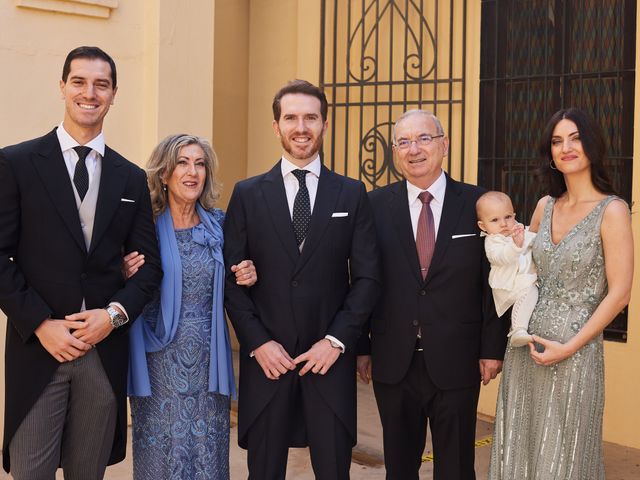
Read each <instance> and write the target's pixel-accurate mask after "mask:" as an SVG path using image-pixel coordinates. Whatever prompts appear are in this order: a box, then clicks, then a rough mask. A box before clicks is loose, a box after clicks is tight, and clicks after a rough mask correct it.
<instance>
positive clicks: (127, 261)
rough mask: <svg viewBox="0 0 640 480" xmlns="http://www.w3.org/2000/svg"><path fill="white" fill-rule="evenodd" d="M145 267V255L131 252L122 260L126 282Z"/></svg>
mask: <svg viewBox="0 0 640 480" xmlns="http://www.w3.org/2000/svg"><path fill="white" fill-rule="evenodd" d="M142 265H144V255H142V254H140V253H138V252H131V253H129V254H128V255H125V256H124V258H123V259H122V275H123V276H124V279H125V280H128V279H130V278H131V277H133V276H134V275H135V274H136V272H137V271H138V270H140V268H141V267H142Z"/></svg>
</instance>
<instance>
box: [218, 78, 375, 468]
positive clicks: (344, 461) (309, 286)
mask: <svg viewBox="0 0 640 480" xmlns="http://www.w3.org/2000/svg"><path fill="white" fill-rule="evenodd" d="M327 108H328V107H327V99H326V97H325V95H324V93H323V92H322V91H321V90H320V89H319V88H317V87H315V86H314V85H311V84H310V83H308V82H306V81H303V80H296V81H293V82H291V83H289V84H287V85H286V86H284V87H283V88H282V89H281V90H280V91H279V92H278V93H277V94H276V96H275V98H274V101H273V116H274V120H273V129H274V131H275V133H276V136H277V137H278V138H280V141H281V143H282V147H283V149H284V152H283V155H282V158H281V159H280V161H279V162H278V163H277V164H276V165H275V166H274V167H273V168H272V169H271V170H270V171H269V172H267V173H265V174H263V175H258V176H257V177H254V178H250V179H248V180H245V181H242V182H239V183H238V184H237V185H236V186H235V189H234V191H233V195H232V197H231V201H230V203H229V208H228V210H227V216H226V219H225V225H224V234H225V260H226V264H227V265H234V264H237V263H238V261H239V260H242V259H244V258H251V259H252V260H253V261H254V263H255V265H256V269H257V270H258V272H259V275H260V280H259V281H258V282H257V283H256V284H255V285H254V286H253V287H251V288H250V289H247V288H244V287H239V286H238V285H236V282H235V275H234V274H233V273H232V272H230V271H229V272H228V275H227V282H226V291H225V306H226V309H227V312H228V314H229V317H230V318H231V322H232V323H233V326H234V328H235V331H236V334H237V336H238V339H239V341H240V399H239V402H240V403H239V431H238V443H239V444H240V446H241V447H243V448H247V450H248V453H247V459H248V466H249V478H251V479H252V480H257V479H269V480H275V479H284V478H285V472H286V465H287V455H288V449H289V447H303V446H307V445H308V446H309V449H310V453H311V463H312V466H313V470H314V473H315V475H316V478H318V479H325V480H342V479H348V478H349V467H350V463H351V449H352V447H353V445H354V444H355V442H356V388H355V375H354V372H355V368H356V354H355V352H356V351H355V346H356V342H357V339H358V337H359V336H360V333H361V331H362V326H363V325H364V323H365V322H366V320H367V318H368V316H369V315H370V313H371V310H372V308H373V305H374V303H375V300H376V297H377V295H378V293H379V283H380V282H379V277H378V251H377V248H376V237H375V232H374V228H373V217H372V213H371V208H370V206H369V200H368V199H367V194H366V190H365V188H364V185H363V184H362V183H361V182H359V181H356V180H353V179H350V178H347V177H343V176H340V175H338V174H336V173H334V172H332V171H330V170H329V169H327V168H326V167H324V166H323V165H322V163H321V161H320V156H319V150H320V147H321V145H322V140H323V138H324V134H325V132H326V129H327Z"/></svg>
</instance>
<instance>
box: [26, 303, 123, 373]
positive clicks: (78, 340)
mask: <svg viewBox="0 0 640 480" xmlns="http://www.w3.org/2000/svg"><path fill="white" fill-rule="evenodd" d="M115 308H117V307H115ZM112 331H113V326H112V325H111V321H110V318H109V314H108V313H107V311H106V310H105V309H102V308H96V309H93V310H85V311H84V312H78V313H74V314H72V315H67V316H66V317H64V319H54V318H48V319H46V320H44V321H43V322H42V323H41V324H40V325H39V326H38V328H36V330H35V334H36V336H37V337H38V340H40V343H41V344H42V346H43V347H44V348H45V350H46V351H47V352H49V354H50V355H51V356H52V357H53V358H55V359H56V360H57V361H58V362H60V363H63V362H69V361H71V360H75V359H76V358H80V357H82V356H83V355H84V354H86V353H87V352H88V351H89V350H91V348H93V347H94V346H95V345H96V344H97V343H100V342H101V341H102V340H104V339H105V338H106V337H107V336H108V335H109V334H110V333H111V332H112Z"/></svg>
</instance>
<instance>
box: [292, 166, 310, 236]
mask: <svg viewBox="0 0 640 480" xmlns="http://www.w3.org/2000/svg"><path fill="white" fill-rule="evenodd" d="M291 173H293V174H294V175H295V177H296V178H297V179H298V184H299V185H300V188H298V193H297V194H296V198H295V200H294V201H293V231H294V232H295V234H296V242H298V246H300V244H301V243H302V242H303V240H304V238H305V237H306V236H307V232H308V231H309V224H310V223H311V201H310V200H309V190H307V182H306V177H307V173H309V170H292V172H291Z"/></svg>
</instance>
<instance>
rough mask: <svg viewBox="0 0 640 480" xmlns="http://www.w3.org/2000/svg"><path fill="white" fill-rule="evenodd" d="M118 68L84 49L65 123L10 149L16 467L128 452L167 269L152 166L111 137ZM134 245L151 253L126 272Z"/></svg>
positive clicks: (0, 303)
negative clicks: (148, 329) (133, 385)
mask: <svg viewBox="0 0 640 480" xmlns="http://www.w3.org/2000/svg"><path fill="white" fill-rule="evenodd" d="M116 78H117V77H116V69H115V64H114V62H113V60H112V59H111V57H110V56H109V55H107V54H106V53H105V52H103V51H102V50H100V49H99V48H97V47H79V48H76V49H74V50H72V51H71V52H70V53H69V55H68V56H67V59H66V61H65V63H64V67H63V71H62V80H61V81H60V90H61V93H62V98H63V99H64V102H65V114H64V120H63V122H62V123H61V124H60V125H59V126H58V127H57V128H55V129H54V130H53V131H51V132H50V133H48V134H46V135H45V136H43V137H40V138H36V139H34V140H29V141H27V142H24V143H21V144H18V145H13V146H10V147H6V148H4V149H2V150H0V185H2V188H0V308H2V310H3V311H4V313H5V314H6V315H7V318H8V322H7V341H6V352H5V372H6V377H5V398H6V403H5V417H4V443H3V466H4V469H5V470H6V471H9V469H11V473H12V475H13V477H14V478H16V479H28V480H33V479H40V478H53V477H54V476H55V471H56V469H57V468H58V466H59V465H60V466H62V468H63V469H64V475H65V478H66V479H79V480H80V479H82V480H87V479H99V478H103V476H104V471H105V468H106V465H107V463H109V464H110V463H115V462H118V461H120V460H122V459H123V458H124V456H125V445H126V431H127V430H126V429H127V425H126V420H127V417H126V374H127V363H128V340H127V337H128V335H127V331H128V329H127V325H126V324H127V322H128V321H129V319H135V318H136V317H137V315H138V314H139V312H140V311H141V310H142V307H143V306H144V304H145V303H146V302H147V301H148V300H149V298H150V296H151V294H152V292H153V290H154V289H155V288H156V287H157V286H158V284H159V281H160V278H161V276H162V272H161V269H160V263H159V258H158V246H157V241H156V237H155V231H154V227H153V220H152V214H151V204H150V200H149V191H148V188H147V182H146V177H145V174H144V172H143V171H142V170H141V169H140V168H138V167H136V166H135V165H133V164H132V163H130V162H128V161H127V160H125V159H124V158H123V157H122V156H120V155H119V154H118V153H116V152H115V151H113V150H111V149H110V148H109V147H107V146H106V145H105V144H104V137H103V135H102V123H103V120H104V117H105V115H106V114H107V112H108V111H109V107H110V106H111V105H112V103H113V99H114V97H115V94H116V90H117V84H116ZM123 251H126V252H130V251H138V252H140V253H141V254H144V255H145V260H146V263H145V265H144V266H143V267H142V269H141V270H140V271H139V272H138V273H137V274H136V275H135V277H134V278H132V279H130V280H128V281H127V282H126V283H125V281H124V278H123V275H122V272H121V265H122V252H123ZM94 347H95V348H94Z"/></svg>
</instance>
